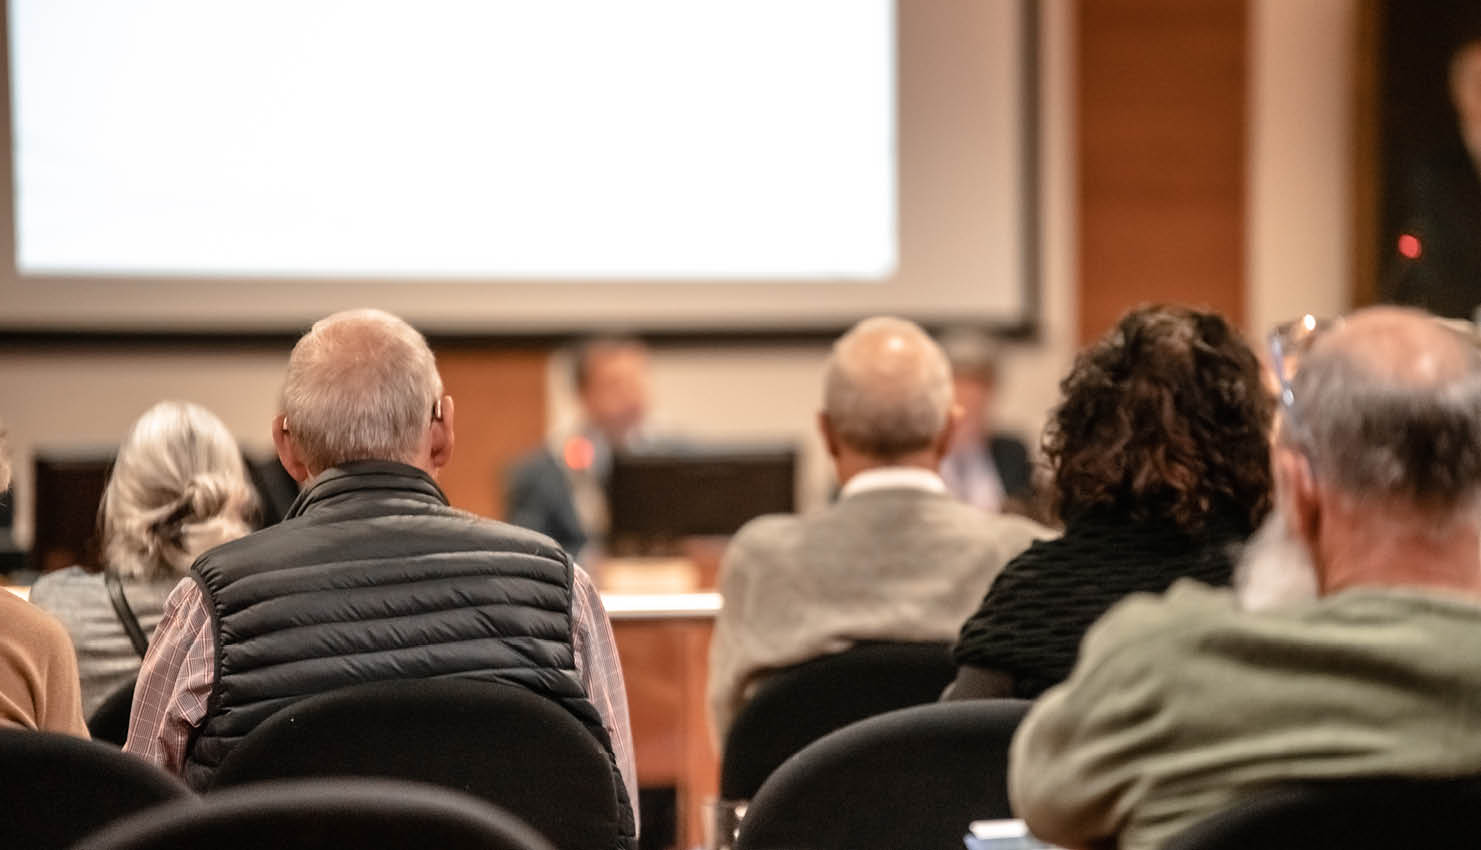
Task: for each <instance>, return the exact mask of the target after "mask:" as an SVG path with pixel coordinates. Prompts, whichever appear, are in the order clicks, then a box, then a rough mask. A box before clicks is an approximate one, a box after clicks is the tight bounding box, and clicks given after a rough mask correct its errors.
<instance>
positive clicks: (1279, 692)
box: [1009, 307, 1481, 850]
mask: <svg viewBox="0 0 1481 850" xmlns="http://www.w3.org/2000/svg"><path fill="white" fill-rule="evenodd" d="M1307 339H1308V340H1309V347H1305V344H1303V346H1302V351H1303V353H1302V354H1301V355H1300V361H1299V363H1298V364H1296V363H1293V362H1292V360H1291V358H1290V357H1289V356H1285V357H1280V358H1277V359H1279V360H1281V361H1282V362H1281V363H1279V364H1277V368H1278V370H1279V371H1280V372H1281V373H1282V376H1283V384H1282V387H1283V390H1286V391H1285V392H1283V394H1282V395H1283V402H1284V407H1285V409H1284V411H1283V421H1282V422H1281V423H1280V428H1279V434H1278V436H1277V444H1276V446H1275V449H1274V455H1273V460H1272V463H1273V467H1274V478H1275V484H1276V508H1275V510H1274V511H1273V512H1272V514H1271V516H1270V517H1269V519H1268V520H1267V522H1266V526H1265V528H1263V529H1262V530H1261V531H1260V532H1259V533H1258V535H1257V536H1256V538H1255V540H1254V541H1253V542H1252V543H1251V544H1250V547H1249V549H1248V550H1247V551H1246V553H1245V556H1244V559H1243V561H1242V563H1241V566H1240V572H1239V574H1238V576H1237V579H1236V585H1237V587H1238V590H1237V591H1235V592H1232V593H1231V592H1228V591H1217V590H1212V589H1209V588H1207V587H1204V586H1202V585H1197V584H1194V583H1192V582H1183V583H1180V584H1178V585H1174V587H1173V588H1172V589H1171V590H1170V591H1168V593H1167V594H1165V595H1164V596H1162V597H1153V596H1148V595H1142V596H1137V597H1131V598H1129V599H1128V600H1127V601H1124V602H1122V603H1121V604H1120V605H1119V606H1117V607H1116V608H1114V609H1112V610H1111V612H1110V613H1108V614H1107V615H1106V616H1105V617H1104V618H1103V619H1102V620H1101V621H1100V622H1099V623H1097V624H1096V625H1095V626H1094V627H1093V628H1092V629H1091V631H1090V632H1089V634H1088V635H1087V636H1086V638H1085V642H1084V643H1083V644H1082V645H1081V648H1080V658H1079V661H1078V664H1077V665H1076V667H1075V670H1074V673H1073V674H1072V675H1071V677H1070V679H1069V680H1068V681H1067V682H1066V683H1065V684H1063V685H1061V686H1059V687H1057V688H1055V689H1053V690H1050V691H1049V692H1048V693H1047V694H1046V695H1045V696H1044V697H1043V699H1042V700H1041V701H1040V702H1039V703H1038V704H1037V705H1036V706H1035V707H1034V709H1033V710H1032V711H1031V712H1030V713H1029V715H1028V717H1027V718H1026V720H1025V721H1024V724H1023V726H1022V727H1021V728H1020V729H1019V732H1018V735H1017V737H1016V738H1015V739H1014V742H1013V749H1012V756H1011V769H1010V771H1009V785H1010V793H1011V797H1012V801H1013V807H1014V810H1015V811H1016V812H1018V813H1019V814H1020V816H1022V817H1023V818H1024V819H1025V820H1026V821H1027V822H1028V825H1029V827H1030V828H1031V829H1032V830H1033V831H1034V833H1035V834H1036V835H1038V836H1039V837H1040V838H1043V839H1045V840H1046V841H1050V842H1052V843H1055V844H1058V845H1062V846H1064V847H1072V848H1084V847H1091V846H1111V845H1112V844H1116V845H1118V846H1120V847H1121V848H1123V850H1138V849H1139V848H1156V847H1160V846H1162V845H1163V844H1164V843H1165V842H1166V841H1167V840H1168V839H1169V838H1171V837H1172V836H1174V835H1176V834H1177V833H1178V832H1180V831H1182V830H1183V829H1185V828H1186V827H1188V826H1191V825H1192V824H1194V823H1195V822H1197V821H1199V820H1201V819H1203V818H1205V817H1207V816H1208V815H1211V814H1213V813H1215V812H1217V811H1218V810H1220V809H1222V808H1224V807H1227V806H1229V805H1230V804H1231V803H1234V802H1235V801H1237V800H1239V799H1241V798H1242V797H1245V796H1247V795H1249V794H1251V793H1253V792H1256V791H1259V790H1261V789H1263V788H1267V787H1269V786H1271V785H1274V784H1276V783H1281V782H1291V781H1299V780H1316V779H1343V778H1359V777H1377V776H1423V777H1446V776H1462V775H1467V774H1476V773H1481V735H1478V734H1477V732H1476V730H1478V729H1481V701H1477V700H1476V699H1475V694H1477V693H1481V664H1478V663H1477V660H1476V659H1478V658H1481V517H1478V514H1477V505H1478V499H1481V353H1478V351H1477V349H1476V348H1475V347H1474V345H1473V342H1472V341H1471V340H1470V339H1468V338H1467V337H1464V336H1462V335H1461V334H1459V333H1457V332H1456V331H1454V330H1452V329H1450V328H1447V327H1445V326H1443V325H1441V324H1440V323H1438V322H1436V321H1435V320H1433V319H1432V318H1430V317H1428V316H1426V315H1424V314H1422V313H1419V312H1416V311H1409V310H1402V309H1396V308H1391V307H1390V308H1375V309H1371V310H1366V311H1363V312H1360V313H1357V314H1355V315H1353V316H1352V317H1350V318H1349V319H1348V320H1347V321H1346V322H1344V323H1342V324H1340V325H1338V326H1336V327H1335V328H1333V329H1331V330H1327V331H1321V330H1320V329H1319V330H1318V331H1317V332H1316V333H1315V334H1314V335H1312V336H1310V337H1308V338H1307ZM1285 341H1286V343H1287V345H1284V346H1282V347H1281V348H1282V351H1284V352H1285V353H1286V354H1287V355H1289V354H1290V352H1291V346H1290V344H1289V343H1291V342H1293V341H1294V340H1293V339H1291V338H1290V337H1286V338H1285ZM1292 372H1294V374H1291V373H1292Z"/></svg>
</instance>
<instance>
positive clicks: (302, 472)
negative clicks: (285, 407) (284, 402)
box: [273, 413, 312, 485]
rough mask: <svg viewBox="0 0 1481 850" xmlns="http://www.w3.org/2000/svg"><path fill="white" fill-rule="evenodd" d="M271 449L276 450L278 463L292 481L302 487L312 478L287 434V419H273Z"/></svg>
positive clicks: (306, 465)
mask: <svg viewBox="0 0 1481 850" xmlns="http://www.w3.org/2000/svg"><path fill="white" fill-rule="evenodd" d="M273 447H274V448H276V449H277V450H278V462H279V463H281V464H283V468H284V469H286V470H287V471H288V474H289V475H290V476H292V478H293V480H294V481H297V482H298V483H299V484H300V485H302V484H303V483H304V482H305V481H308V480H309V478H310V477H312V476H311V475H310V473H309V467H308V464H306V463H304V462H303V459H302V458H301V457H300V456H299V453H298V447H297V446H295V445H294V444H293V436H292V435H291V434H289V433H288V417H286V416H284V415H283V414H281V413H280V414H278V415H277V416H274V417H273Z"/></svg>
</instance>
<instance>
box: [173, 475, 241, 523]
mask: <svg viewBox="0 0 1481 850" xmlns="http://www.w3.org/2000/svg"><path fill="white" fill-rule="evenodd" d="M229 498H230V495H229V488H228V486H227V483H226V482H225V481H223V480H222V478H221V477H220V476H217V475H197V476H195V477H194V478H191V479H190V480H189V481H188V482H186V484H185V490H184V492H182V493H181V494H180V506H181V507H182V508H184V509H185V510H184V516H183V517H182V518H181V519H182V521H183V522H185V523H193V522H202V521H204V520H208V519H211V518H212V517H214V516H216V515H217V514H219V513H221V512H222V510H224V509H225V508H226V503H227V500H228V499H229Z"/></svg>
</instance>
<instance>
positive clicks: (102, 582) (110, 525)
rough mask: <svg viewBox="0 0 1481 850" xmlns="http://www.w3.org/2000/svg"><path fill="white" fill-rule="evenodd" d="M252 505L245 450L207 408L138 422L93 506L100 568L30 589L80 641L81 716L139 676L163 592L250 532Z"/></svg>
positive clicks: (71, 571) (159, 407)
mask: <svg viewBox="0 0 1481 850" xmlns="http://www.w3.org/2000/svg"><path fill="white" fill-rule="evenodd" d="M256 505H257V501H256V495H255V493H254V491H253V489H252V485H251V484H250V482H249V480H248V478H247V470H246V466H245V464H244V463H243V461H242V453H241V449H239V448H238V447H237V443H236V440H235V439H233V438H232V436H231V433H230V432H229V431H227V429H226V426H225V425H224V424H222V422H221V420H220V419H218V418H216V416H215V415H214V414H212V413H211V412H210V411H209V410H206V409H205V408H203V407H201V406H199V405H196V404H191V403H189V402H177V401H164V402H160V403H159V404H156V405H155V406H153V407H151V408H150V409H149V410H148V411H146V412H145V413H144V415H143V416H141V417H139V420H138V421H137V422H135V423H134V426H133V428H132V429H130V431H129V434H128V436H127V437H126V438H125V439H124V442H123V445H122V446H121V447H120V448H119V450H118V458H117V460H116V461H114V464H113V471H112V473H111V474H110V475H109V478H108V486H107V488H106V489H105V490H104V492H103V501H102V503H101V505H100V506H99V508H98V527H99V530H100V532H101V534H102V560H103V564H102V565H101V566H102V567H103V569H102V570H101V571H89V570H86V569H84V568H83V567H81V566H73V567H68V568H67V569H65V570H58V571H57V572H54V573H48V574H47V575H44V576H42V577H41V578H40V579H38V580H37V582H36V584H35V585H34V586H33V587H32V588H31V601H32V602H34V603H35V604H36V605H37V606H39V607H41V608H44V609H46V610H47V611H49V612H51V613H52V614H53V615H54V616H56V617H57V619H59V620H61V621H62V623H63V625H65V626H66V627H67V631H68V633H69V634H71V636H72V642H73V644H74V645H75V646H76V647H77V662H78V672H79V673H80V675H81V678H82V703H83V711H84V712H85V713H86V714H88V715H91V714H92V712H93V710H94V709H96V708H97V706H98V705H99V703H101V702H102V701H103V700H104V699H105V698H106V697H107V696H108V695H109V694H110V693H112V692H113V691H114V690H116V689H118V688H120V687H122V686H123V685H125V684H127V683H128V682H130V681H132V680H133V679H134V677H135V676H137V675H138V672H139V661H140V658H141V657H142V656H143V652H144V647H145V645H146V644H147V640H148V636H149V635H150V634H152V633H153V631H154V627H155V625H156V624H158V622H159V618H160V615H161V612H162V611H163V608H164V602H165V597H167V596H169V594H170V591H171V590H173V589H174V587H175V585H177V584H178V583H179V582H180V579H181V578H182V577H184V576H185V574H186V573H187V572H189V570H190V565H191V564H192V563H194V561H195V559H196V556H198V555H200V554H201V553H202V552H204V551H206V550H207V549H210V548H212V547H213V546H217V545H219V544H221V543H225V542H227V541H229V540H235V539H236V538H238V537H241V536H243V535H245V534H247V533H248V532H249V531H251V530H252V529H251V525H250V521H251V519H252V517H253V515H254V513H255V511H256Z"/></svg>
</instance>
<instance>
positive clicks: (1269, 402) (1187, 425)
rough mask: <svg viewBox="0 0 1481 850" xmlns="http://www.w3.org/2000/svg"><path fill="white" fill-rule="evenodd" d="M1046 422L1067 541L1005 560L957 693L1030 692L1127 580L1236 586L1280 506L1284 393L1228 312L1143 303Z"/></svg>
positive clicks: (969, 632) (1061, 672)
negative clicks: (1248, 549)
mask: <svg viewBox="0 0 1481 850" xmlns="http://www.w3.org/2000/svg"><path fill="white" fill-rule="evenodd" d="M1060 390H1061V392H1062V394H1063V400H1062V401H1061V402H1060V405H1059V407H1058V408H1057V409H1056V410H1055V411H1054V413H1053V415H1052V417H1051V419H1050V422H1049V423H1048V425H1047V426H1046V428H1045V432H1044V454H1045V456H1046V457H1047V458H1048V460H1049V463H1050V466H1051V467H1052V470H1053V491H1054V496H1055V507H1056V509H1057V512H1058V514H1059V516H1060V518H1061V519H1062V520H1063V521H1064V523H1065V532H1064V535H1063V536H1062V537H1060V538H1059V539H1057V540H1051V541H1043V542H1039V543H1035V544H1033V546H1031V547H1030V548H1029V549H1028V550H1027V551H1025V552H1024V553H1023V554H1021V555H1019V556H1018V557H1017V558H1015V559H1014V560H1013V561H1011V562H1009V564H1008V566H1007V567H1005V568H1004V570H1003V573H1002V575H1000V576H999V577H998V579H997V581H996V582H994V583H993V585H992V587H991V588H990V589H989V590H988V593H987V598H986V599H984V600H983V603H982V606H981V608H980V609H979V610H978V611H977V613H976V614H974V615H973V616H972V617H971V619H969V620H967V622H966V624H965V625H964V626H963V627H962V631H961V636H960V638H959V639H958V641H957V645H956V648H955V650H954V655H955V658H956V662H957V678H956V681H955V682H953V683H952V685H951V687H950V688H948V690H947V694H946V697H947V698H948V699H970V698H985V697H1007V696H1012V697H1019V698H1023V699H1033V698H1035V697H1037V696H1038V695H1039V694H1041V693H1043V692H1044V691H1045V690H1046V689H1048V688H1049V687H1051V686H1052V685H1055V684H1058V683H1059V682H1060V681H1062V680H1063V679H1064V678H1065V677H1066V676H1068V675H1069V673H1070V669H1071V668H1072V667H1073V666H1074V663H1075V656H1076V653H1077V651H1078V649H1079V644H1080V638H1081V637H1082V636H1083V635H1084V634H1085V631H1086V630H1087V629H1088V628H1089V627H1090V625H1091V624H1092V623H1094V622H1095V621H1096V620H1097V619H1098V618H1099V617H1100V616H1101V615H1102V614H1103V613H1105V611H1106V610H1107V609H1108V608H1110V607H1111V606H1112V605H1113V604H1115V603H1116V602H1117V601H1118V600H1120V599H1121V598H1122V597H1123V596H1126V595H1127V594H1130V593H1137V592H1150V593H1161V592H1162V591H1164V590H1166V589H1167V588H1168V586H1170V585H1171V584H1172V583H1173V582H1174V581H1175V580H1177V579H1179V578H1183V577H1188V578H1194V579H1197V580H1199V581H1203V582H1207V583H1209V584H1213V585H1227V584H1228V583H1229V581H1230V578H1231V573H1232V571H1233V565H1234V557H1235V554H1236V551H1235V550H1236V549H1237V548H1238V545H1239V544H1240V543H1242V542H1243V541H1244V540H1245V538H1246V537H1248V536H1249V535H1250V533H1251V532H1253V531H1254V529H1255V528H1256V527H1257V526H1258V525H1259V522H1260V520H1261V519H1262V518H1263V516H1264V515H1265V513H1266V511H1267V510H1268V509H1269V507H1270V439H1269V430H1270V421H1271V415H1272V409H1273V399H1272V398H1271V397H1270V394H1269V392H1268V390H1267V389H1266V388H1265V385H1264V384H1263V382H1262V379H1261V371H1260V364H1259V361H1258V360H1256V358H1255V355H1254V353H1253V352H1251V351H1250V349H1249V346H1247V345H1246V344H1245V343H1244V341H1243V340H1242V339H1241V338H1240V336H1239V334H1238V333H1237V332H1236V331H1235V330H1234V329H1233V328H1232V327H1230V325H1229V323H1228V322H1226V321H1225V320H1224V319H1223V318H1222V317H1221V316H1219V315H1217V314H1214V313H1205V312H1199V311H1196V310H1190V309H1186V308H1182V307H1166V306H1152V307H1140V308H1138V309H1136V310H1133V311H1131V312H1130V313H1128V314H1126V315H1125V316H1124V317H1123V318H1122V319H1121V320H1120V321H1119V322H1117V324H1116V326H1115V327H1114V328H1112V329H1111V330H1110V332H1108V333H1107V334H1106V335H1105V336H1104V337H1102V338H1101V339H1100V340H1099V341H1098V342H1096V343H1095V344H1094V345H1092V346H1090V347H1089V348H1087V349H1086V350H1084V351H1082V352H1081V353H1080V355H1079V356H1078V357H1077V358H1076V359H1075V365H1074V367H1073V368H1072V369H1071V370H1070V373H1069V375H1068V376H1066V377H1065V379H1064V380H1063V381H1062V382H1061V383H1060Z"/></svg>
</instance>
